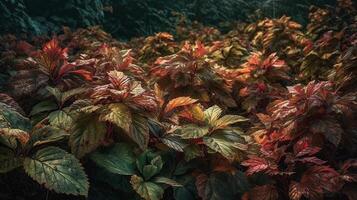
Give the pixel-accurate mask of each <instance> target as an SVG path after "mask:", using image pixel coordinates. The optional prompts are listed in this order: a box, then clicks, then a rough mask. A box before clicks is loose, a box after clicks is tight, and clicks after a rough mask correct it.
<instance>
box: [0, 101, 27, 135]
mask: <svg viewBox="0 0 357 200" xmlns="http://www.w3.org/2000/svg"><path fill="white" fill-rule="evenodd" d="M0 128H13V129H20V130H23V131H30V130H31V123H30V120H29V119H28V118H26V117H24V116H22V115H21V114H20V113H18V112H17V111H15V110H14V109H12V108H11V107H9V106H8V105H6V104H3V103H1V102H0Z"/></svg>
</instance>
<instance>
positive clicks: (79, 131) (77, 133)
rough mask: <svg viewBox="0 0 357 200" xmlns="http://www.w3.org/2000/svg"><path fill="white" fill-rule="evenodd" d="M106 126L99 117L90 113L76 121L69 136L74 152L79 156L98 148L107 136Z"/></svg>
mask: <svg viewBox="0 0 357 200" xmlns="http://www.w3.org/2000/svg"><path fill="white" fill-rule="evenodd" d="M105 133H106V126H105V124H104V123H103V122H99V121H97V118H96V117H94V116H92V115H89V116H85V117H83V118H81V119H79V120H78V121H76V122H75V125H74V126H73V128H72V131H71V135H70V138H69V144H70V146H71V150H72V153H74V154H75V155H76V156H77V157H79V158H80V157H82V156H84V155H85V154H87V153H89V152H91V151H93V150H94V149H96V148H97V147H98V146H99V145H100V144H101V142H102V140H103V139H104V137H105Z"/></svg>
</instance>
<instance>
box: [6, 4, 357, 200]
mask: <svg viewBox="0 0 357 200" xmlns="http://www.w3.org/2000/svg"><path fill="white" fill-rule="evenodd" d="M338 4H339V5H338V6H337V7H336V8H318V7H311V8H310V14H309V23H308V24H307V26H306V27H304V26H302V25H301V24H299V23H297V22H295V21H293V20H292V19H291V18H290V17H287V16H282V17H279V18H259V16H256V19H257V21H254V22H252V23H242V22H237V23H234V24H232V25H231V26H230V27H231V31H229V32H228V33H226V34H222V33H221V32H220V31H219V30H217V29H215V28H212V27H206V26H204V25H202V24H199V23H187V21H185V20H184V19H182V20H181V21H180V22H179V25H178V27H177V28H176V29H177V32H176V35H175V36H173V35H171V34H169V33H166V32H160V33H157V34H155V35H152V36H148V37H146V38H144V37H142V38H135V39H132V40H131V41H128V42H118V41H117V40H115V39H113V38H112V37H111V35H110V34H107V33H106V32H104V31H102V30H101V29H100V28H98V27H91V28H87V29H78V30H76V31H74V32H72V31H71V30H69V29H68V28H64V30H63V34H60V35H55V36H53V37H51V38H47V37H45V36H44V37H33V38H27V40H21V39H19V38H17V37H15V36H13V35H3V36H1V37H0V41H1V42H0V51H1V55H0V56H1V57H0V68H1V71H0V91H1V93H0V173H1V175H0V188H1V189H0V190H1V192H0V198H1V199H6V200H7V199H11V200H13V199H64V198H65V199H69V198H71V199H84V198H87V199H93V200H94V199H95V200H101V199H103V200H104V199H106V200H107V199H109V200H110V199H145V200H159V199H175V200H194V199H203V200H223V199H224V200H234V199H242V200H247V199H251V200H278V199H291V200H300V199H311V200H319V199H349V200H354V199H356V198H357V190H356V189H357V183H356V182H357V159H356V158H357V131H356V130H357V127H356V126H357V123H356V120H357V119H356V111H357V90H356V75H357V70H356V69H357V10H356V9H355V6H354V5H353V4H352V1H350V0H340V1H338ZM252 19H253V18H252ZM60 194H64V195H65V196H60ZM49 196H51V198H49Z"/></svg>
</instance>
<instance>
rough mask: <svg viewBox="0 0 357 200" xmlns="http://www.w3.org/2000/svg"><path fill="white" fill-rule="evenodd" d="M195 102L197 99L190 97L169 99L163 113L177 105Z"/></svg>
mask: <svg viewBox="0 0 357 200" xmlns="http://www.w3.org/2000/svg"><path fill="white" fill-rule="evenodd" d="M196 102H197V99H192V98H190V97H177V98H175V99H172V100H171V101H169V103H167V105H166V107H165V113H168V112H170V111H172V110H173V109H175V108H177V107H181V106H187V105H191V104H193V103H196Z"/></svg>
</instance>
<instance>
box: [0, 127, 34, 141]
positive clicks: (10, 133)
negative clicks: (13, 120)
mask: <svg viewBox="0 0 357 200" xmlns="http://www.w3.org/2000/svg"><path fill="white" fill-rule="evenodd" d="M0 136H5V137H7V138H15V139H17V140H18V141H19V142H20V143H21V144H23V145H24V144H26V143H27V142H28V141H29V139H30V135H29V134H28V133H27V132H25V131H23V130H20V129H10V128H0Z"/></svg>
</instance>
